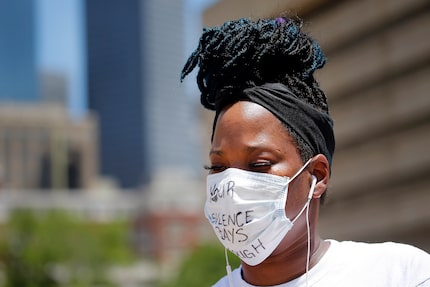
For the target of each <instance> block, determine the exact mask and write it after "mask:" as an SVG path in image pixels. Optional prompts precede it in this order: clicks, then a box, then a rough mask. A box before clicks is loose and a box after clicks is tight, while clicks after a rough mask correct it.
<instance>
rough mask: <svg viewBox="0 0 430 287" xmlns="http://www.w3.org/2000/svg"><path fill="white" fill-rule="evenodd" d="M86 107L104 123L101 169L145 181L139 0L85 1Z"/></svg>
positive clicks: (123, 179)
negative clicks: (94, 112)
mask: <svg viewBox="0 0 430 287" xmlns="http://www.w3.org/2000/svg"><path fill="white" fill-rule="evenodd" d="M86 21H87V53H88V54H87V58H88V87H89V88H88V105H89V109H91V110H94V111H96V113H97V114H98V117H99V123H100V140H99V142H100V159H101V165H100V167H101V172H102V174H104V175H108V176H112V177H114V178H116V179H117V180H118V182H119V183H120V185H121V186H122V187H125V188H132V187H136V186H139V185H140V184H141V183H144V182H145V181H146V177H147V167H146V166H145V162H144V152H145V150H146V146H145V142H146V141H145V133H144V126H143V125H144V120H143V119H144V115H143V92H142V85H141V82H140V81H141V74H142V52H141V43H140V41H141V37H140V35H141V25H140V1H139V0H129V1H116V0H92V1H86Z"/></svg>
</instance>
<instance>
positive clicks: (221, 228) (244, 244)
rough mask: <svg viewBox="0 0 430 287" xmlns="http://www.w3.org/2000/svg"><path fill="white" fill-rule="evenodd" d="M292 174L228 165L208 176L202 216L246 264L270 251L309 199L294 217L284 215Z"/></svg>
mask: <svg viewBox="0 0 430 287" xmlns="http://www.w3.org/2000/svg"><path fill="white" fill-rule="evenodd" d="M309 162H310V160H309V161H308V162H306V163H305V164H304V165H303V167H302V168H301V169H300V170H299V171H298V172H297V173H296V174H295V175H294V176H293V177H292V178H288V177H283V176H277V175H272V174H267V173H259V172H250V171H245V170H241V169H236V168H228V169H226V170H225V171H223V172H220V173H216V174H210V175H208V177H207V199H206V204H205V215H206V218H207V219H208V220H209V223H210V224H211V225H212V227H213V229H214V231H215V233H216V235H217V236H218V239H219V240H220V241H221V243H222V244H223V245H224V246H225V247H226V248H227V249H229V250H230V251H232V252H233V253H234V254H236V255H237V256H238V257H239V258H240V259H241V260H243V261H244V262H245V263H246V264H248V265H252V266H254V265H257V264H260V263H261V262H263V261H264V260H265V259H266V258H267V257H269V256H270V254H272V252H273V251H274V250H275V248H276V247H277V246H278V245H279V243H280V242H281V240H282V239H283V238H284V237H285V235H286V234H287V232H288V231H289V230H290V229H291V228H292V226H293V223H294V222H295V220H296V219H297V218H298V217H299V216H300V215H301V214H302V213H303V211H304V210H305V208H306V207H307V206H308V205H309V202H310V199H311V198H312V194H313V189H314V187H315V181H316V180H315V179H314V182H313V184H312V187H311V190H310V192H309V196H308V201H307V202H306V204H305V205H304V207H303V209H302V210H301V211H300V212H299V214H298V215H297V216H296V217H295V219H294V220H290V219H288V218H287V216H286V214H285V204H286V201H287V195H288V184H289V183H290V182H291V181H292V180H293V179H294V178H295V177H296V176H298V175H299V174H300V173H301V172H302V171H303V170H304V169H305V167H306V166H307V165H308V164H309Z"/></svg>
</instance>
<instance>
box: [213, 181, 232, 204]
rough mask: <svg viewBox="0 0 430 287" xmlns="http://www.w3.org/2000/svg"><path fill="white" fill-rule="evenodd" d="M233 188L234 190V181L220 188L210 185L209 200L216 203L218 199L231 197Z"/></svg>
mask: <svg viewBox="0 0 430 287" xmlns="http://www.w3.org/2000/svg"><path fill="white" fill-rule="evenodd" d="M233 188H234V181H232V180H230V181H228V182H226V183H224V184H222V185H221V186H219V185H216V184H214V185H212V186H211V187H210V190H209V194H210V200H211V201H214V202H217V201H218V198H224V197H227V196H230V197H233V191H234V190H233Z"/></svg>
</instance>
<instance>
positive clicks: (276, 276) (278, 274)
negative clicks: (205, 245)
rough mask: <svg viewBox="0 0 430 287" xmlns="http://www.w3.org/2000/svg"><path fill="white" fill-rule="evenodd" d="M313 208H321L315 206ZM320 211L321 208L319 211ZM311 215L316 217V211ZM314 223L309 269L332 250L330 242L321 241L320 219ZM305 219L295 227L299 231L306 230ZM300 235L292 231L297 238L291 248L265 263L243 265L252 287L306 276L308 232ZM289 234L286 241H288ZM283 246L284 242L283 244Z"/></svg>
mask: <svg viewBox="0 0 430 287" xmlns="http://www.w3.org/2000/svg"><path fill="white" fill-rule="evenodd" d="M311 208H317V207H315V205H314V206H312V204H311ZM317 209H318V208H317ZM311 214H316V213H315V212H312V213H311ZM310 222H311V230H310V231H311V249H310V261H309V269H311V268H312V267H314V266H315V265H316V264H317V263H318V262H319V261H320V259H321V258H322V257H323V255H324V254H325V252H326V251H327V249H328V247H329V245H330V244H329V243H328V242H326V241H324V240H323V239H321V237H320V236H319V235H318V234H317V233H316V218H310ZM305 224H306V223H305V221H304V216H303V217H302V219H301V220H298V221H297V222H296V224H295V227H297V229H298V230H303V227H304V226H305ZM293 229H294V227H293ZM304 230H305V231H304V232H301V233H300V234H297V233H298V231H297V230H296V231H293V230H291V233H296V234H291V235H296V236H297V235H298V236H297V237H296V236H294V237H295V238H296V239H295V240H294V241H293V242H288V243H287V244H288V248H285V249H283V250H281V251H279V252H276V251H275V252H274V253H273V254H272V255H271V256H270V257H269V258H267V259H266V260H265V261H264V262H262V263H261V264H259V265H256V266H250V265H246V264H244V263H242V270H243V278H244V279H245V281H247V282H248V283H250V284H252V285H257V286H273V285H278V284H282V283H286V282H288V281H291V280H293V279H295V278H297V277H300V276H301V275H303V274H305V273H306V260H307V255H308V244H307V230H306V227H304ZM288 235H290V233H289V234H287V236H286V238H285V240H286V241H288ZM281 244H282V243H281Z"/></svg>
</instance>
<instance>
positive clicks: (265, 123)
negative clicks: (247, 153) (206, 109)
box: [212, 101, 293, 146]
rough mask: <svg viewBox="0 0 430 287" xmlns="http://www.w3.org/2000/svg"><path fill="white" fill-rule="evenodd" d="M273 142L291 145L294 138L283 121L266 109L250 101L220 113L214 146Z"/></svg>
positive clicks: (238, 103) (280, 144)
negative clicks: (239, 142) (238, 142)
mask: <svg viewBox="0 0 430 287" xmlns="http://www.w3.org/2000/svg"><path fill="white" fill-rule="evenodd" d="M235 141H241V143H242V144H243V143H248V144H250V143H255V142H271V143H272V144H275V145H279V146H282V145H285V144H291V143H292V142H293V141H292V138H291V136H290V135H289V134H288V132H287V130H286V128H285V127H284V126H283V124H282V123H281V121H280V120H279V119H278V118H276V117H275V116H274V115H273V114H272V113H271V112H269V111H268V110H267V109H265V108H264V107H262V106H260V105H258V104H256V103H253V102H249V101H239V102H237V103H234V104H232V105H230V106H228V107H226V108H225V109H224V110H223V111H221V112H220V114H219V117H218V119H217V122H216V126H215V130H214V135H213V143H212V145H213V146H214V145H220V144H221V142H223V143H229V144H230V143H234V142H235Z"/></svg>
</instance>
